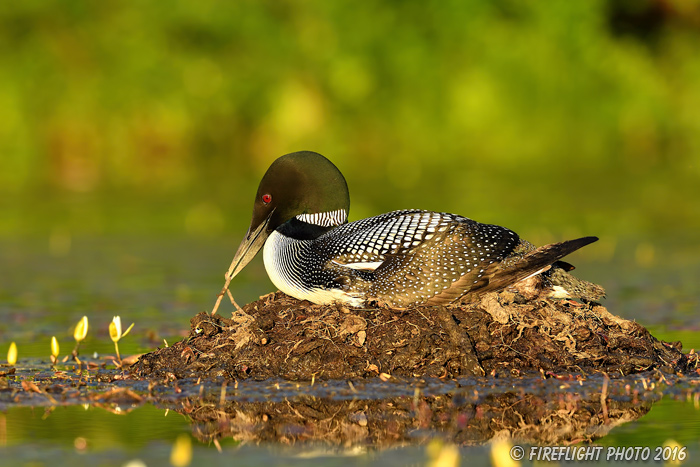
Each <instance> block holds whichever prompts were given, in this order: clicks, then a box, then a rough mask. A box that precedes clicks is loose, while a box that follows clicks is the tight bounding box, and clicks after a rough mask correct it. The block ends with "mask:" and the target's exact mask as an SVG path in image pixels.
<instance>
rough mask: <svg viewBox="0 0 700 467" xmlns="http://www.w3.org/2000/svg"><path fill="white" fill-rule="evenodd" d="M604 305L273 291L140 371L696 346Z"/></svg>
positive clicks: (673, 363)
mask: <svg viewBox="0 0 700 467" xmlns="http://www.w3.org/2000/svg"><path fill="white" fill-rule="evenodd" d="M681 349H682V346H681V343H680V342H673V343H668V342H662V341H659V340H657V339H656V338H654V337H653V336H652V335H651V334H650V333H649V331H647V330H646V329H645V328H644V327H643V326H641V325H639V324H638V323H636V322H633V321H628V320H625V319H622V318H619V317H617V316H614V315H612V314H611V313H609V312H608V310H607V309H606V308H605V307H603V306H601V305H599V304H595V303H592V304H580V303H577V302H572V301H563V300H552V299H542V300H531V301H527V300H523V299H522V297H520V296H519V295H517V294H514V293H510V292H500V293H490V294H486V295H483V296H482V297H479V298H478V299H477V300H476V301H473V302H471V303H458V304H455V305H450V306H447V307H445V306H419V307H412V308H408V309H405V310H396V309H389V308H384V307H381V306H377V307H369V308H347V307H344V306H341V305H326V306H319V305H314V304H311V303H309V302H307V301H300V300H297V299H294V298H291V297H289V296H287V295H284V294H282V293H281V292H277V293H274V294H269V295H266V296H264V297H261V299H260V300H258V301H255V302H252V303H249V304H248V305H246V306H245V307H243V308H242V309H241V310H239V311H236V312H234V313H233V315H232V316H231V318H226V317H224V316H221V315H218V314H217V315H210V314H207V313H200V314H198V315H197V316H195V317H193V318H192V319H191V331H190V334H189V336H188V337H187V338H186V339H184V340H182V341H180V342H177V343H176V344H174V345H172V346H170V347H166V348H162V349H158V350H156V351H154V352H151V353H148V354H145V355H143V356H142V357H141V359H140V360H139V361H138V362H137V363H136V364H134V365H133V366H132V367H131V368H130V370H131V375H132V377H134V378H154V377H156V378H158V377H165V378H169V379H181V378H203V379H216V378H223V379H230V380H233V379H245V378H254V379H266V378H271V377H280V378H284V379H289V380H310V379H312V378H316V379H346V378H361V377H372V376H377V375H384V376H386V375H391V376H400V377H443V378H444V377H448V378H455V377H460V376H468V375H497V376H508V375H510V376H521V375H524V374H532V373H534V372H544V373H554V374H557V373H562V372H577V373H587V374H591V373H599V372H606V373H609V374H617V375H628V374H631V373H639V372H643V371H649V370H653V369H658V370H661V371H664V372H667V373H671V372H673V373H686V372H689V371H691V370H695V369H696V367H697V358H696V357H697V356H696V355H684V354H683V353H682V351H681Z"/></svg>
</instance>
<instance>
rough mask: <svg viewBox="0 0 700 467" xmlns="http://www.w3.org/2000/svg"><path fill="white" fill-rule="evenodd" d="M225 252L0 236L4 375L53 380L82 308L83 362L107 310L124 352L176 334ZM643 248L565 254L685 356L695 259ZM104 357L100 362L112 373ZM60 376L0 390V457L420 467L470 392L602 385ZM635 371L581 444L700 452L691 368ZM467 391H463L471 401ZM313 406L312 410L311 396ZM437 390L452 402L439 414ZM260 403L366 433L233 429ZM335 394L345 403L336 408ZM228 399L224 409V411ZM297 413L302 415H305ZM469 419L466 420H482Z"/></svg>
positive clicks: (204, 299) (101, 337) (108, 346)
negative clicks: (680, 372)
mask: <svg viewBox="0 0 700 467" xmlns="http://www.w3.org/2000/svg"><path fill="white" fill-rule="evenodd" d="M235 247H236V245H235V242H233V241H228V240H224V239H206V240H203V239H193V238H152V239H148V238H143V237H138V238H131V237H112V238H88V237H86V238H69V239H65V238H64V239H63V240H61V239H59V240H56V239H55V238H54V239H53V240H51V241H50V240H49V239H25V240H22V241H9V240H0V264H2V268H3V274H2V283H1V284H0V315H1V316H2V317H3V319H2V321H1V322H0V358H2V359H3V360H2V361H4V356H5V355H6V351H7V349H8V347H9V343H10V342H11V341H15V342H16V343H17V345H18V348H19V358H20V363H19V364H18V365H17V368H18V373H17V374H16V375H15V376H14V377H13V378H14V379H13V383H12V384H15V385H17V384H20V382H21V381H23V380H24V381H27V380H34V381H44V380H45V379H46V378H52V377H53V376H52V375H53V374H54V373H53V372H52V371H51V369H50V368H49V367H48V364H47V361H48V356H49V342H50V338H51V336H54V335H55V336H56V337H57V338H58V340H59V342H60V344H61V356H63V355H66V354H68V353H69V352H70V351H71V350H72V348H73V347H74V344H75V343H74V341H73V339H72V328H73V326H75V324H76V323H77V322H78V320H79V319H80V317H82V316H83V315H86V316H88V318H89V320H90V331H89V334H88V338H87V339H86V341H85V342H84V343H83V344H82V345H81V349H80V353H81V355H83V356H85V357H88V359H89V360H91V361H95V362H98V363H102V362H105V360H102V357H103V356H105V355H107V354H113V352H114V347H113V344H112V342H111V340H110V339H109V335H108V324H109V322H110V321H111V320H112V317H113V316H115V315H120V316H121V318H122V321H123V323H124V325H125V326H127V325H128V324H130V323H131V322H134V323H135V326H134V329H133V331H132V332H131V334H130V335H129V336H127V337H125V338H124V339H123V340H122V342H121V343H120V350H121V352H122V354H124V355H128V354H133V353H140V352H145V351H149V350H152V349H154V348H155V347H157V346H162V345H164V342H163V341H164V340H166V341H169V342H174V341H175V340H178V339H180V338H181V336H183V335H185V334H186V332H187V330H188V329H189V319H190V318H191V317H192V316H193V315H194V314H196V313H197V312H199V311H202V310H208V309H210V308H211V306H212V304H213V302H214V299H215V295H216V292H217V291H218V290H219V288H220V287H221V284H222V282H223V280H222V279H223V271H225V270H226V268H227V267H228V263H229V261H230V259H231V256H232V253H233V252H234V251H235ZM656 248H657V250H656V251H655V252H654V254H652V255H651V256H652V259H651V260H650V258H649V252H648V251H647V252H646V253H644V252H643V254H639V249H638V248H637V246H636V245H635V244H634V243H632V244H630V246H629V247H628V249H627V250H625V247H620V248H619V249H618V251H616V252H615V254H614V256H613V257H611V258H608V259H606V260H605V261H599V262H587V261H586V260H585V256H583V255H581V256H578V257H576V258H575V261H574V260H573V259H572V262H575V264H576V265H577V266H578V271H577V272H578V274H579V275H580V276H581V277H584V278H586V279H589V280H594V281H596V282H599V283H601V284H603V285H605V286H606V288H607V290H608V297H609V298H608V299H607V301H606V303H605V304H606V306H608V308H609V310H610V311H611V312H613V313H615V314H618V315H621V316H623V317H625V318H629V319H636V320H637V321H638V322H640V323H642V324H644V325H646V326H648V327H649V328H650V330H651V331H652V333H653V334H654V335H656V336H657V337H659V338H662V339H665V340H682V341H683V343H684V350H685V351H689V350H690V349H691V348H700V337H699V336H700V333H698V332H697V331H698V330H700V316H699V315H698V313H697V310H698V297H700V291H699V290H698V288H699V287H698V284H697V281H696V278H697V277H699V276H700V266H699V263H698V262H697V261H695V260H694V259H695V258H697V257H699V256H698V251H697V249H695V248H694V247H692V246H691V247H684V246H679V245H678V244H677V243H676V244H674V243H673V242H669V245H668V246H664V245H661V246H656ZM645 255H646V256H645ZM654 258H656V259H655V260H654ZM661 259H663V261H662V260H661ZM271 290H272V286H271V284H270V283H269V281H268V280H267V278H266V276H265V272H264V270H263V268H262V265H261V262H260V261H259V260H257V261H256V262H254V263H253V264H251V265H250V266H249V267H248V268H247V269H246V271H245V273H244V274H243V275H242V276H241V277H240V278H237V279H236V281H235V282H234V283H233V284H232V291H233V293H234V296H235V297H236V299H237V300H238V301H239V303H246V302H248V301H251V300H254V299H256V298H257V297H258V296H259V295H262V294H264V293H266V292H268V291H271ZM229 309H230V305H224V310H223V311H222V312H228V310H229ZM106 362H107V363H109V360H107V361H106ZM109 368H111V366H108V369H107V370H104V371H107V372H108V373H109V372H115V371H116V370H110V369H109ZM0 371H2V368H0ZM69 373H70V372H69ZM109 374H112V373H109ZM66 378H67V379H65V380H64V381H63V382H64V383H66V382H68V383H69V384H66V385H67V386H69V387H74V388H75V390H74V392H73V393H69V395H68V396H66V397H61V396H59V395H52V396H51V397H53V401H52V400H51V399H50V398H49V397H48V396H46V395H45V394H35V395H32V396H31V398H28V399H22V398H20V399H21V400H19V402H16V401H15V400H14V399H13V397H17V396H15V395H14V394H13V392H12V390H11V388H10V389H7V390H0V400H1V401H2V404H1V405H0V409H2V411H1V412H0V465H49V464H50V465H52V466H53V465H59V466H60V465H71V466H76V465H107V466H111V465H115V466H123V465H132V466H136V465H139V464H138V463H137V462H136V461H137V460H138V461H141V462H142V463H144V464H145V465H149V466H151V465H169V464H170V455H171V451H172V448H173V445H174V442H175V439H176V438H177V437H178V436H181V435H183V434H185V435H187V436H188V437H189V439H191V441H192V446H193V458H194V460H195V463H196V464H204V463H206V464H207V465H210V464H211V465H230V463H231V461H232V459H235V461H236V463H237V465H260V464H262V463H264V464H269V465H363V466H365V465H383V466H391V465H425V463H426V462H427V461H428V459H429V450H428V449H427V448H426V446H427V445H428V444H429V442H430V440H431V439H447V440H450V439H452V440H457V441H459V440H464V439H466V438H464V436H467V435H465V432H464V431H459V429H458V427H459V426H460V425H459V423H461V422H460V420H461V419H460V418H459V417H457V415H459V412H460V411H463V410H465V409H464V407H469V406H470V404H472V403H474V404H476V406H477V407H487V405H485V404H489V403H490V404H492V405H493V404H495V402H493V401H503V400H504V399H499V398H501V397H503V395H504V394H505V395H507V396H508V397H513V400H514V401H518V400H538V401H544V402H543V403H544V404H545V405H546V404H555V403H556V397H559V396H557V394H558V393H563V394H575V395H584V396H585V394H586V393H587V392H588V393H590V394H589V396H590V397H589V399H590V401H595V400H596V398H597V397H598V396H596V394H598V395H599V393H600V384H601V381H599V380H594V379H589V380H587V381H586V384H584V385H581V386H578V385H576V384H573V383H571V382H561V381H556V380H547V381H546V382H537V381H536V380H532V381H518V382H516V385H515V386H514V385H513V382H510V381H505V380H499V381H489V380H485V381H481V382H470V381H460V383H459V384H455V383H453V382H441V381H438V380H436V381H428V382H420V381H403V382H401V381H399V382H388V383H384V382H381V381H378V380H376V381H370V382H366V383H365V382H355V383H354V384H352V382H351V383H350V384H348V382H346V381H339V382H330V383H317V384H316V385H314V386H311V385H310V384H309V383H300V384H299V385H297V384H296V383H286V382H279V381H278V382H262V383H254V382H242V383H241V385H240V386H239V387H238V388H232V387H228V388H226V391H225V397H224V399H223V400H224V401H225V404H223V405H221V404H220V402H221V387H220V386H221V385H220V383H218V384H214V383H211V384H209V383H208V384H206V385H201V384H200V385H198V384H197V382H194V381H190V382H183V383H182V384H181V385H180V386H179V387H178V388H177V390H179V391H180V392H177V390H176V389H175V387H174V386H172V385H168V384H163V385H162V387H161V388H160V389H156V390H154V395H151V396H148V393H149V390H148V387H147V386H144V385H143V383H133V382H124V383H122V384H121V385H119V387H120V388H121V389H129V390H133V391H134V393H135V394H139V395H142V396H143V395H146V397H145V399H144V400H142V401H135V400H132V399H129V397H126V396H123V395H122V396H119V397H117V398H112V399H109V398H107V399H105V398H104V397H102V398H101V399H100V398H97V399H94V400H92V399H90V398H91V397H93V395H94V394H98V393H101V394H104V393H105V392H107V391H110V390H112V389H113V388H114V385H113V384H101V383H97V382H91V383H90V384H88V386H85V387H83V386H81V383H80V382H79V381H80V377H79V375H75V374H69V375H68V376H66ZM58 379H60V378H58ZM650 382H651V379H649V380H648V381H647V380H644V381H642V380H641V379H636V380H634V381H631V382H630V384H631V387H632V388H633V389H634V388H637V389H638V391H639V394H640V396H639V400H637V401H636V402H631V397H628V395H626V393H625V389H624V388H623V387H619V388H617V389H615V388H611V396H610V397H611V399H610V410H611V414H612V412H613V411H614V410H617V409H620V408H622V409H624V410H625V411H627V412H624V414H625V415H624V416H622V415H621V416H620V418H619V419H616V423H615V424H614V426H613V427H612V429H609V427H607V428H606V430H607V429H609V432H606V433H607V434H605V435H604V436H602V437H600V438H597V439H596V441H595V442H596V443H597V444H599V445H602V446H603V447H604V448H606V449H607V448H608V447H611V446H612V447H616V446H636V445H643V446H649V447H659V446H663V445H664V443H668V442H669V441H670V440H673V441H675V442H677V443H678V444H680V445H682V446H686V447H687V450H688V452H689V453H690V459H691V460H690V461H687V462H690V463H692V462H693V461H692V459H696V460H697V459H698V458H700V441H699V440H700V417H699V416H698V415H700V410H699V409H698V401H697V399H696V397H697V396H696V394H697V378H696V379H695V380H693V379H692V378H687V377H686V378H684V379H679V380H674V381H669V382H672V383H675V384H672V385H663V384H661V385H656V386H655V387H654V389H649V390H645V389H644V385H645V384H647V385H648V384H650ZM91 384H93V385H94V386H91ZM71 385H72V386H71ZM473 385H475V386H473ZM522 386H525V389H526V390H527V394H526V396H527V397H525V396H523V393H522V391H523V387H522ZM417 390H418V393H417V392H416V391H417ZM474 391H477V392H478V396H473V393H474ZM596 391H597V392H596ZM616 391H617V392H616ZM21 394H24V393H21ZM584 396H582V397H584ZM22 397H25V396H22ZM470 397H474V399H473V400H472V399H469V398H470ZM528 398H535V399H528ZM598 398H599V397H598ZM586 400H588V399H586ZM309 401H312V402H309ZM319 401H323V403H324V404H326V405H323V406H317V405H316V404H318V403H319ZM444 401H447V403H449V404H452V405H449V404H448V405H449V407H453V408H455V410H445V411H444V412H441V410H442V409H441V407H443V406H442V405H441V404H443V402H444ZM489 401H491V402H489ZM201 402H204V403H202V404H201V405H198V404H200V403H201ZM503 403H505V402H503ZM583 403H584V402H583V401H582V402H579V404H583ZM586 403H588V402H586ZM256 404H258V405H256ZM259 404H271V405H270V406H269V409H266V410H270V412H269V414H264V415H265V416H267V417H269V419H270V420H272V419H274V416H275V415H274V414H275V413H283V412H284V411H285V410H291V409H295V410H297V411H298V410H301V409H300V407H307V408H308V407H312V408H314V410H316V411H317V412H319V411H320V412H322V411H323V410H325V409H322V407H326V408H328V407H332V408H333V410H334V411H335V412H329V413H330V415H329V416H328V417H326V418H323V417H321V420H322V421H323V420H331V421H333V420H335V419H334V418H333V414H334V413H339V414H345V413H346V411H347V414H349V415H347V417H346V418H347V420H346V419H343V420H345V421H344V422H343V423H342V424H339V425H337V427H336V428H338V427H342V428H343V429H345V430H348V429H351V430H361V429H365V428H366V429H367V430H369V431H368V433H369V434H370V436H369V437H368V438H362V439H363V441H362V442H354V441H353V442H351V441H348V439H350V438H347V437H346V438H342V437H338V438H334V437H333V436H334V435H333V431H330V432H329V433H328V434H323V436H319V437H318V438H314V437H313V436H311V435H309V434H308V433H321V432H320V431H319V430H320V428H319V426H320V425H321V424H322V423H318V424H316V425H314V426H311V427H309V426H306V425H304V428H303V430H306V431H303V430H302V431H303V433H302V432H300V431H298V430H300V428H298V427H296V425H294V424H291V425H290V424H287V425H284V427H286V428H285V429H288V430H291V431H289V432H284V431H279V430H278V432H275V433H273V434H265V433H266V432H264V431H261V432H260V433H258V432H256V431H254V430H253V431H251V430H250V429H248V428H246V427H242V426H241V425H240V421H241V420H246V418H245V417H244V415H245V416H247V417H249V420H253V421H255V420H257V419H255V417H258V416H262V415H260V414H261V413H262V412H260V410H261V409H260V405H259ZM299 404H302V405H299ZM333 404H335V405H333ZM348 404H356V406H355V405H352V406H349V407H350V408H349V409H348ZM382 404H383V405H382ZM464 404H466V406H465V405H464ZM635 404H636V405H635ZM207 407H219V408H220V411H221V413H222V414H224V415H221V418H220V421H219V422H218V424H220V425H222V426H223V427H224V428H225V429H226V430H228V431H226V433H227V434H226V435H225V436H223V437H221V438H220V439H219V440H218V443H219V447H218V448H217V446H216V445H215V443H214V442H212V441H211V440H210V439H213V438H212V436H213V434H215V433H216V429H218V428H217V426H215V425H217V424H216V423H214V424H212V423H209V422H204V421H201V420H197V414H198V413H202V412H203V411H205V410H208V409H207ZM290 407H291V409H289V408H290ZM398 407H404V408H405V409H406V410H405V413H404V412H402V414H401V416H402V417H405V418H406V420H410V421H411V423H414V425H415V426H414V428H411V429H410V430H406V431H401V430H400V429H397V430H398V431H396V434H395V435H394V440H393V441H392V440H391V437H390V436H385V435H387V433H389V434H391V433H392V432H391V430H392V429H393V428H392V425H391V423H394V422H395V421H392V417H394V416H398V415H396V413H397V412H396V411H397V410H398ZM421 407H423V408H425V410H428V409H429V410H430V411H431V412H430V413H432V414H433V415H434V416H433V417H431V418H430V420H431V421H430V423H427V422H426V423H424V424H423V425H421V423H423V422H425V420H423V419H421V416H422V415H421V413H422V412H421V410H422V409H421ZM426 407H427V408H426ZM449 407H448V409H449ZM488 407H491V406H488ZM493 407H496V406H495V405H493ZM640 408H641V410H640ZM228 409H232V410H233V409H235V410H237V412H235V411H233V412H231V413H228V412H226V410H228ZM217 410H219V409H217ZM309 410H310V409H309ZM329 410H330V409H329ZM479 410H481V409H479ZM494 410H496V408H494ZM499 410H500V409H499ZM236 413H238V414H239V415H238V417H239V418H238V419H236V416H235V414H236ZM290 413H293V412H290ZM494 413H496V412H494ZM499 413H500V412H499ZM232 414H233V415H232ZM629 414H634V416H628V415H629ZM438 415H439V416H438ZM305 416H306V417H307V419H308V417H309V415H308V414H307V415H305ZM611 416H612V415H611ZM240 417H243V418H240ZM440 417H442V418H440ZM455 417H456V418H455ZM469 417H472V415H469ZM443 419H444V420H443ZM232 420H233V421H236V420H238V422H236V423H233V422H232ZM421 420H423V421H421ZM450 420H451V422H450ZM470 420H472V418H470ZM493 420H498V418H494V419H493ZM253 421H251V422H250V423H253ZM346 422H347V423H346ZM448 422H449V423H452V425H449V423H448ZM257 423H261V422H257ZM265 423H269V422H267V421H266V422H265ZM327 423H330V422H327ZM363 423H364V425H363ZM446 423H447V425H445V424H446ZM455 423H457V425H455ZM470 423H472V422H468V423H467V427H471V428H470V429H473V428H474V427H476V426H481V425H479V424H478V423H475V422H474V423H472V424H470ZM491 423H497V422H491ZM382 424H383V425H382ZM253 425H254V424H253ZM256 426H257V425H256ZM593 426H594V427H596V425H593ZM290 427H291V428H290ZM295 427H296V428H295ZM378 427H381V430H380V429H379V428H378ZM455 427H457V428H455ZM338 429H340V428H338ZM212 430H213V431H212ZM295 430H297V431H295ZM251 433H253V434H254V436H253V435H251ZM285 433H286V434H285ZM299 433H301V435H300V434H299ZM362 433H364V432H362ZM378 433H383V434H382V435H379V434H378ZM474 433H475V432H474ZM474 433H472V434H470V435H469V436H472V438H469V439H472V441H470V442H461V443H460V444H461V447H460V448H459V453H460V455H461V460H462V463H463V464H465V465H466V462H467V460H468V461H469V465H489V462H490V461H489V455H490V448H489V446H488V445H484V444H483V441H484V440H482V439H479V438H478V436H476V434H474ZM488 433H491V432H488ZM348 436H349V435H348ZM460 436H462V438H460ZM207 437H209V438H207ZM213 437H215V436H213ZM305 437H306V438H305ZM234 438H235V439H234ZM207 439H209V440H207ZM352 439H356V438H352ZM333 440H341V441H339V442H334V441H333ZM342 440H344V441H342ZM367 440H369V441H367ZM574 441H575V440H574ZM532 442H535V441H532ZM562 442H563V441H562ZM567 444H568V442H567ZM219 449H220V450H221V452H219ZM130 462H131V464H129V463H130ZM524 465H531V463H528V462H525V463H524ZM597 465H606V464H605V462H600V463H598V464H597ZM610 465H612V464H610Z"/></svg>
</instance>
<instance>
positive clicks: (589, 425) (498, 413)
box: [156, 378, 660, 448]
mask: <svg viewBox="0 0 700 467" xmlns="http://www.w3.org/2000/svg"><path fill="white" fill-rule="evenodd" d="M480 383H482V384H471V385H468V386H461V387H460V386H459V385H457V386H453V387H452V388H451V389H450V390H449V391H447V392H443V393H436V392H435V389H438V387H439V386H442V389H443V390H444V389H447V388H448V387H449V386H450V385H449V384H446V383H443V384H441V385H433V387H432V388H430V387H429V388H424V389H422V388H420V387H418V386H416V385H415V384H413V385H412V387H414V394H413V395H408V394H405V395H389V396H388V397H383V396H382V393H391V392H396V391H397V390H398V391H399V392H405V390H406V389H407V388H406V386H405V385H401V387H400V388H399V387H395V388H392V387H391V385H388V386H387V385H379V384H374V383H368V384H366V385H365V386H364V387H363V388H362V389H361V390H359V391H358V390H357V388H353V389H354V391H353V390H352V389H351V390H349V391H344V392H343V391H339V390H338V387H339V386H338V385H341V384H345V383H341V382H336V383H333V382H331V383H329V386H327V387H326V388H319V389H320V390H319V391H317V392H319V393H321V394H317V395H314V394H312V393H309V392H312V391H313V390H312V391H309V388H308V387H307V388H305V389H306V390H302V394H300V395H297V396H291V395H287V394H286V393H288V392H289V391H288V390H284V388H280V394H282V395H283V396H282V397H269V395H268V396H265V395H263V394H260V395H258V396H257V397H256V396H253V397H250V396H249V395H244V396H243V397H234V398H230V397H227V396H224V397H223V399H222V396H221V394H222V393H223V391H222V392H221V393H218V394H217V392H216V391H213V390H208V391H206V392H205V393H204V394H203V395H202V396H201V397H200V396H199V394H197V395H191V396H187V397H185V398H184V399H181V400H179V401H177V402H175V401H173V400H172V398H171V397H166V398H165V399H161V400H159V401H158V402H156V403H157V404H158V405H162V406H164V407H168V408H171V409H174V410H176V411H178V412H180V413H182V414H186V415H187V416H188V417H190V419H191V421H192V431H193V434H194V435H195V437H197V438H198V439H200V440H201V441H203V442H206V443H210V442H212V441H216V440H218V439H221V438H233V439H234V440H237V441H241V442H253V443H282V444H298V443H307V442H312V443H323V444H325V445H327V446H335V447H339V448H349V447H356V446H365V447H376V448H386V447H393V446H402V445H407V444H423V443H426V442H427V441H428V440H430V439H433V438H435V437H436V436H437V437H440V438H442V439H445V440H446V441H449V442H453V443H456V444H459V445H477V444H482V443H485V442H487V441H489V440H491V439H493V438H498V439H501V438H504V437H507V438H512V439H513V440H517V441H519V442H525V443H532V444H550V445H555V444H556V445H562V444H570V443H578V442H588V441H592V440H595V439H597V438H600V437H602V436H605V435H606V434H607V433H608V432H609V431H610V430H611V429H612V428H614V427H616V426H618V425H620V424H624V423H627V422H630V421H633V420H636V419H638V418H639V417H641V416H643V415H645V414H646V413H647V412H648V411H649V410H650V409H651V406H652V404H653V403H654V401H656V400H658V399H660V394H658V393H655V392H653V391H644V390H643V386H644V385H646V386H647V388H648V389H651V384H649V383H647V382H646V381H642V380H640V379H638V380H635V381H630V380H617V381H615V380H613V381H609V382H606V380H605V379H603V378H598V379H597V380H594V381H591V380H589V381H587V382H586V384H585V386H580V383H579V381H577V380H573V381H559V380H547V381H543V380H516V381H511V382H510V384H508V383H507V382H491V383H488V382H487V381H486V380H484V381H481V382H480ZM483 383H486V384H483ZM512 383H518V386H519V387H517V388H516V387H513V384H512ZM519 383H522V386H520V384H519ZM419 386H420V383H419ZM331 388H332V389H331ZM324 389H325V390H326V391H327V392H328V393H327V394H325V395H324V394H322V393H323V392H324ZM426 389H427V391H426ZM225 390H226V388H224V391H225ZM250 390H251V388H248V389H247V390H246V389H244V390H243V391H244V392H245V391H250ZM185 392H186V391H185ZM348 393H353V397H350V398H348V397H347V396H348V395H349V394H348ZM373 395H374V396H373ZM250 399H252V400H250Z"/></svg>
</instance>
